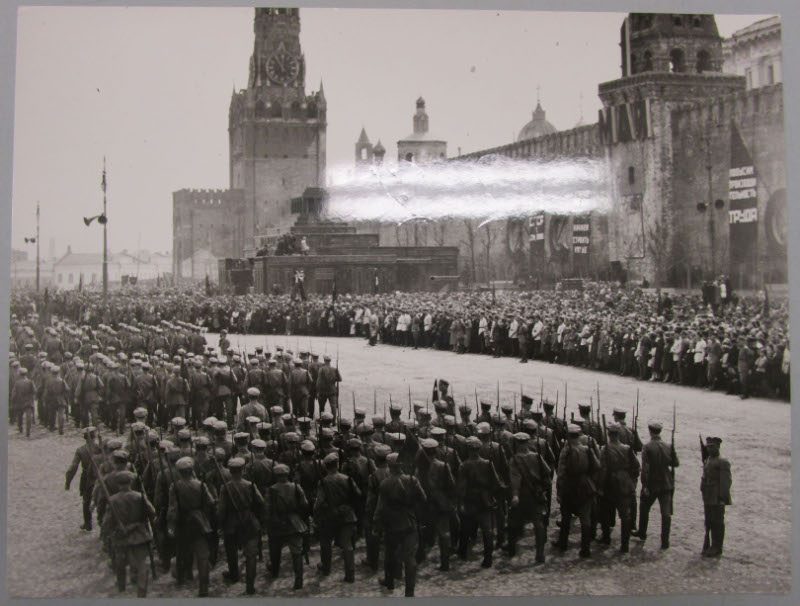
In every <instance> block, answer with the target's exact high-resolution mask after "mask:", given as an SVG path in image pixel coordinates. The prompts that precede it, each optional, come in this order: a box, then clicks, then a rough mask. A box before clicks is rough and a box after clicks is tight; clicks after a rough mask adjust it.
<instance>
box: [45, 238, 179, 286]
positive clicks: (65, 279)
mask: <svg viewBox="0 0 800 606" xmlns="http://www.w3.org/2000/svg"><path fill="white" fill-rule="evenodd" d="M167 261H169V263H168V262H167ZM170 266H171V255H169V254H162V253H153V254H150V253H145V254H143V255H141V256H138V255H137V254H136V253H129V252H128V251H122V252H119V253H109V255H108V283H109V285H110V286H119V285H121V284H124V283H129V282H131V281H133V282H135V283H137V284H141V283H154V282H156V281H157V280H159V279H171V277H172V276H171V271H170ZM51 267H52V283H53V285H54V286H56V287H57V288H59V289H67V290H70V289H75V288H78V286H79V285H81V286H82V287H83V288H90V289H94V288H100V287H102V284H103V254H102V253H74V252H72V248H71V247H67V252H66V254H64V256H62V257H61V258H60V259H57V260H56V261H55V262H54V263H53V264H52V266H51ZM132 279H133V280H132Z"/></svg>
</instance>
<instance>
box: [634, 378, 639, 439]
mask: <svg viewBox="0 0 800 606" xmlns="http://www.w3.org/2000/svg"><path fill="white" fill-rule="evenodd" d="M638 421H639V388H638V387H637V388H636V407H635V408H634V409H633V431H634V432H636V429H637V427H638Z"/></svg>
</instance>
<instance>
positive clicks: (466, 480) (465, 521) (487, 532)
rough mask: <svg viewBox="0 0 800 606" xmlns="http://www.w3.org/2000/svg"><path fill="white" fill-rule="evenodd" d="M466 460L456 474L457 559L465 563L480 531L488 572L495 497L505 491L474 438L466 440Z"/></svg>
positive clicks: (490, 562) (490, 559) (484, 563)
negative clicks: (475, 535)
mask: <svg viewBox="0 0 800 606" xmlns="http://www.w3.org/2000/svg"><path fill="white" fill-rule="evenodd" d="M466 446H467V449H468V452H469V455H468V458H467V460H466V461H464V462H463V463H462V464H461V467H460V469H459V470H458V481H457V484H456V493H457V495H458V501H459V508H460V511H459V513H460V515H461V537H460V540H459V547H458V557H459V558H461V559H462V560H466V559H467V552H468V545H469V541H470V538H471V537H472V536H473V535H474V534H475V530H476V529H477V528H478V527H480V530H481V534H482V536H483V562H482V563H481V566H483V567H484V568H491V566H492V551H493V548H494V536H493V524H492V516H493V515H494V510H495V509H496V507H497V502H496V498H495V497H496V495H497V494H498V493H499V492H501V491H502V490H503V489H504V486H503V483H502V481H501V480H500V478H499V477H498V475H497V472H496V471H495V467H494V465H493V464H492V462H491V461H490V460H488V459H484V458H482V457H481V449H482V447H483V444H482V443H481V440H480V439H478V438H477V437H475V436H470V437H469V438H467V441H466Z"/></svg>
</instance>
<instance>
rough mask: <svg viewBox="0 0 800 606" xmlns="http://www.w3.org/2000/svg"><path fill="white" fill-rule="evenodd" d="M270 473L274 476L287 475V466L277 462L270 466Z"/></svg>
mask: <svg viewBox="0 0 800 606" xmlns="http://www.w3.org/2000/svg"><path fill="white" fill-rule="evenodd" d="M272 475H276V476H288V475H289V466H288V465H284V464H283V463H278V464H277V465H275V467H273V468H272Z"/></svg>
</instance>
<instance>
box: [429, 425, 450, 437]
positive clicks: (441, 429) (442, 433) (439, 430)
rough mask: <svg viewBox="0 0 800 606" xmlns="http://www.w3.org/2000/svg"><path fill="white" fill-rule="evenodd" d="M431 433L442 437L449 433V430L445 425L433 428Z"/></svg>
mask: <svg viewBox="0 0 800 606" xmlns="http://www.w3.org/2000/svg"><path fill="white" fill-rule="evenodd" d="M431 435H432V436H436V437H439V438H441V437H443V436H445V435H447V430H446V429H445V428H444V427H433V428H431Z"/></svg>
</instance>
